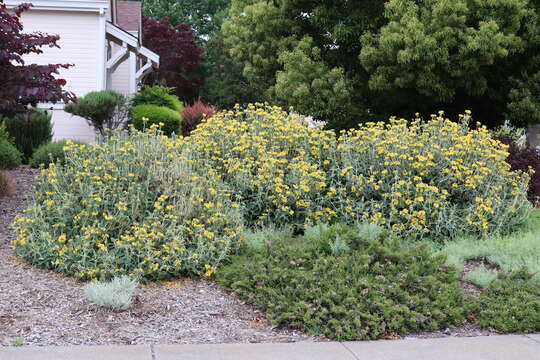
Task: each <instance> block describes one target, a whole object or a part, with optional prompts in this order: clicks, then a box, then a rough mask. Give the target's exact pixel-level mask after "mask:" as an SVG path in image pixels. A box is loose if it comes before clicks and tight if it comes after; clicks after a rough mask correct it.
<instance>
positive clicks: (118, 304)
mask: <svg viewBox="0 0 540 360" xmlns="http://www.w3.org/2000/svg"><path fill="white" fill-rule="evenodd" d="M138 285H139V283H138V281H137V280H136V279H132V278H130V277H129V276H125V275H124V276H119V277H115V278H114V279H112V280H111V281H97V282H92V283H89V284H87V285H86V286H85V287H84V296H85V297H86V299H87V300H88V301H90V302H91V303H92V304H94V305H97V306H100V307H104V308H108V309H111V310H114V311H120V310H127V309H128V308H129V307H130V306H131V304H132V303H133V295H134V294H135V289H137V286H138Z"/></svg>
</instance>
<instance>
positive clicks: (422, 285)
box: [217, 225, 464, 340]
mask: <svg viewBox="0 0 540 360" xmlns="http://www.w3.org/2000/svg"><path fill="white" fill-rule="evenodd" d="M247 243H248V244H249V243H250V242H249V241H248V242H247ZM336 243H342V244H346V247H344V246H342V245H341V246H339V248H340V249H341V250H340V251H339V252H336V248H338V246H336ZM255 249H259V250H258V251H257V250H255ZM336 253H339V254H341V255H339V256H336V255H335V254H336ZM217 279H218V282H219V283H220V284H222V285H223V286H224V287H225V288H227V289H229V290H231V291H233V292H234V293H235V294H236V295H237V296H238V297H240V298H241V299H243V300H245V301H247V302H248V303H251V304H254V305H256V306H257V307H259V308H260V309H262V310H264V311H265V312H266V314H267V316H268V317H269V319H270V320H271V321H272V323H273V324H274V325H281V326H290V327H294V328H300V329H303V330H305V331H307V332H308V333H311V334H319V335H325V336H327V337H329V338H332V339H336V340H359V339H376V338H380V337H384V336H387V335H395V334H403V333H407V332H412V331H420V330H434V329H439V328H444V327H447V326H451V325H456V324H459V323H460V322H461V321H462V320H463V319H464V309H463V306H462V304H463V298H462V294H461V290H460V287H459V284H458V274H457V272H456V269H455V268H453V267H449V266H446V265H445V264H444V257H441V256H435V257H433V256H432V255H431V253H430V251H429V250H428V249H427V248H426V247H425V246H424V245H423V244H419V243H417V244H414V245H405V244H403V243H401V242H400V241H399V240H397V239H393V238H390V237H388V236H384V235H383V236H382V237H381V238H372V239H369V238H366V237H362V236H360V235H359V232H358V230H357V229H355V228H352V227H347V226H344V225H334V226H332V227H330V228H328V229H325V230H323V231H322V232H321V233H320V234H319V235H317V236H306V237H304V238H301V239H294V240H292V239H284V240H283V241H275V239H274V240H273V241H272V240H270V241H268V242H267V243H266V244H265V246H260V247H253V246H250V247H248V248H247V249H246V250H245V252H244V254H242V255H238V256H236V257H234V258H233V260H232V263H231V264H229V265H227V266H225V267H224V268H222V269H221V270H218V272H217Z"/></svg>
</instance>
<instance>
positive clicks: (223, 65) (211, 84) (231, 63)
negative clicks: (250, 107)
mask: <svg viewBox="0 0 540 360" xmlns="http://www.w3.org/2000/svg"><path fill="white" fill-rule="evenodd" d="M204 56H205V58H206V59H207V63H206V66H205V74H204V79H205V84H204V86H203V88H202V89H201V90H200V97H201V99H202V100H203V102H205V103H207V104H210V105H212V106H214V107H216V108H218V109H229V108H232V107H233V106H234V105H235V104H241V105H246V104H248V103H253V102H256V101H259V100H261V98H262V96H261V94H259V92H258V91H257V90H255V89H254V87H253V86H251V85H250V83H249V82H248V81H247V80H246V78H245V77H244V75H243V67H242V66H241V64H239V63H238V62H236V61H235V60H234V59H233V58H232V57H231V56H230V55H229V51H228V48H227V47H226V46H225V44H224V43H223V36H222V35H221V33H217V34H215V35H214V36H212V37H211V38H210V39H209V40H208V41H207V42H206V44H205V53H204Z"/></svg>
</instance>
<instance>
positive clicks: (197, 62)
mask: <svg viewBox="0 0 540 360" xmlns="http://www.w3.org/2000/svg"><path fill="white" fill-rule="evenodd" d="M193 35H194V34H193V30H192V29H191V28H190V27H189V25H187V24H179V25H177V26H172V25H171V22H170V20H169V18H163V19H161V20H160V21H157V20H155V19H152V18H150V17H143V44H144V46H146V47H147V48H149V49H150V50H152V51H153V52H155V53H156V54H158V55H159V69H157V70H155V71H153V72H151V73H150V74H149V75H148V76H147V78H146V79H145V81H144V82H145V83H146V84H149V85H153V84H156V83H159V84H162V85H166V86H169V87H174V88H175V90H174V92H175V94H176V95H177V96H178V97H179V98H181V99H182V100H184V101H186V102H191V101H193V99H195V98H197V93H198V89H199V88H200V87H201V86H202V85H203V84H204V82H203V80H202V79H201V77H200V72H201V63H202V62H203V61H204V58H203V57H202V52H203V48H202V47H201V46H200V45H199V44H198V43H197V42H196V41H195V38H194V36H193Z"/></svg>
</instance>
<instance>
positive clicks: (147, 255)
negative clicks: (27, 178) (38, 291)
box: [13, 129, 242, 279]
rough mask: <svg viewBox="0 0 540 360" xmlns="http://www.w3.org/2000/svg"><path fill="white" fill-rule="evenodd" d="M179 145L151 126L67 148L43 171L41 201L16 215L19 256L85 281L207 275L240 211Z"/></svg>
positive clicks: (231, 242)
mask: <svg viewBox="0 0 540 360" xmlns="http://www.w3.org/2000/svg"><path fill="white" fill-rule="evenodd" d="M182 143H183V142H182V140H181V139H173V138H171V139H169V138H166V137H162V136H160V133H159V132H158V131H157V130H156V129H154V130H152V131H150V132H149V133H138V132H134V133H133V134H132V135H127V134H120V135H119V136H118V137H115V138H112V139H110V140H109V141H108V142H107V143H106V144H104V145H102V146H97V145H95V146H88V145H78V144H73V143H71V144H68V145H67V147H66V149H65V150H66V151H67V159H68V161H67V164H66V165H65V166H63V167H58V166H55V165H54V164H52V165H51V166H50V167H49V168H48V169H44V170H43V172H42V174H41V176H40V177H39V178H38V180H37V183H36V189H37V200H36V202H35V203H34V204H33V205H32V206H31V207H30V208H28V209H27V210H26V212H25V213H24V214H23V215H22V216H20V217H18V218H17V219H16V221H15V224H14V226H15V228H16V230H17V233H18V237H17V240H15V241H14V242H13V244H14V246H15V250H16V252H17V254H18V255H19V256H21V257H22V258H23V259H25V260H27V261H28V262H30V263H33V264H36V265H40V266H44V267H47V268H53V269H56V270H57V271H61V272H65V273H68V274H72V275H74V276H76V277H77V278H80V279H93V278H110V277H112V276H115V275H121V274H127V275H130V276H133V277H139V278H145V279H162V278H167V277H171V276H182V275H190V274H205V275H206V276H210V275H211V274H212V273H213V271H214V269H215V266H216V265H218V264H219V263H220V262H221V261H222V260H223V259H224V258H225V257H226V256H227V254H228V253H229V252H230V251H231V250H232V249H233V248H234V247H235V246H236V242H237V238H238V234H239V233H240V231H241V230H242V226H241V225H242V224H241V216H240V213H239V210H237V208H235V204H232V203H231V200H230V192H229V191H228V190H227V189H226V188H225V187H224V186H223V184H222V183H221V182H220V181H219V179H218V177H217V176H215V174H214V173H213V172H212V171H207V170H206V169H197V168H196V164H194V163H193V161H192V160H191V159H189V158H188V157H186V156H185V153H184V152H183V151H182ZM194 179H196V180H194Z"/></svg>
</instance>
